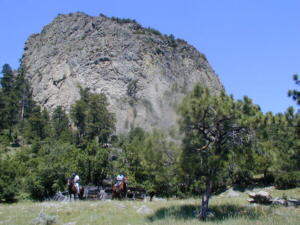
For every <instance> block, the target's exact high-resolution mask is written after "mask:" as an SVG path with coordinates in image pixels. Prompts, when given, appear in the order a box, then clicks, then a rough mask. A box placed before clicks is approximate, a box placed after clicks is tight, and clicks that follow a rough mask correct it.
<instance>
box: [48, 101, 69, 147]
mask: <svg viewBox="0 0 300 225" xmlns="http://www.w3.org/2000/svg"><path fill="white" fill-rule="evenodd" d="M51 124H52V128H53V134H54V138H56V139H59V138H61V139H62V140H65V141H68V140H70V138H71V130H70V128H69V118H68V116H67V114H66V113H65V111H64V110H63V108H62V107H61V106H58V107H56V108H55V110H54V112H53V114H52V119H51Z"/></svg>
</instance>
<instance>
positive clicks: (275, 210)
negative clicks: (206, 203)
mask: <svg viewBox="0 0 300 225" xmlns="http://www.w3.org/2000/svg"><path fill="white" fill-rule="evenodd" d="M269 191H270V192H271V194H272V196H273V197H281V196H282V195H287V196H289V197H294V198H300V188H296V189H291V190H288V191H279V190H273V189H270V190H269ZM239 194H240V195H239V196H238V197H231V198H230V197H228V196H227V193H226V192H225V193H223V194H221V195H218V196H214V197H213V198H212V201H211V204H210V208H211V209H212V210H213V212H214V216H212V217H211V218H210V219H209V220H208V221H207V222H206V223H205V224H207V225H208V224H225V225H229V224H230V225H234V224H238V225H247V224H249V225H250V224H251V225H253V224H257V225H258V224H261V225H275V224H285V225H296V224H299V221H300V208H299V207H283V206H276V207H274V206H259V205H250V204H249V203H247V201H246V199H247V193H245V192H244V193H239ZM199 203H200V200H199V199H187V200H168V201H167V200H162V201H155V202H141V201H77V202H42V203H33V202H24V203H17V204H11V205H0V224H9V225H12V224H14V225H23V224H24V225H25V224H26V225H28V224H46V223H44V222H45V221H46V220H48V222H49V223H48V224H64V225H81V224H82V225H87V224H89V225H96V224H97V225H102V224H103V225H117V224H118V225H120V224H125V225H128V224H131V225H135V224H149V225H150V224H151V225H152V224H153V225H158V224H164V225H168V224H170V225H181V224H185V225H192V224H201V223H203V224H204V222H200V221H199V220H197V219H196V218H195V214H196V212H197V210H198V209H199ZM140 211H142V212H140ZM143 212H144V213H143ZM43 214H44V215H45V217H47V219H43ZM54 217H55V219H54ZM51 220H55V221H56V223H51V222H50V221H51Z"/></svg>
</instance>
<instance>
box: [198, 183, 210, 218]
mask: <svg viewBox="0 0 300 225" xmlns="http://www.w3.org/2000/svg"><path fill="white" fill-rule="evenodd" d="M212 184H213V182H212V180H211V179H210V180H209V181H208V182H207V184H206V190H205V192H204V193H203V195H202V203H201V212H200V214H199V219H200V220H203V221H205V220H206V217H207V215H208V202H209V198H210V195H211V190H212Z"/></svg>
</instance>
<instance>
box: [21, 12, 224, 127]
mask: <svg viewBox="0 0 300 225" xmlns="http://www.w3.org/2000/svg"><path fill="white" fill-rule="evenodd" d="M22 63H23V65H25V66H26V68H27V78H28V79H29V80H30V82H31V85H32V87H33V96H34V99H35V100H36V101H37V102H38V103H39V104H40V105H42V106H44V107H46V108H48V109H49V110H50V111H52V110H53V109H54V108H55V107H56V106H58V105H61V106H63V107H64V108H65V109H66V110H67V111H68V110H70V107H71V105H72V104H73V103H74V102H75V101H76V100H77V99H79V86H81V87H83V88H86V87H87V88H90V90H91V91H92V92H97V93H105V94H106V96H107V97H108V100H109V102H110V110H111V111H113V112H114V113H115V114H116V118H117V124H116V129H117V133H122V132H126V131H128V130H129V129H130V127H131V126H140V127H142V128H144V129H147V130H149V129H151V128H152V127H156V128H159V129H164V130H166V129H168V128H170V127H171V126H172V125H174V124H175V123H176V113H175V105H176V104H177V103H178V102H180V101H181V100H182V98H183V96H184V95H185V94H186V93H187V92H188V91H190V90H191V89H192V88H193V86H194V85H195V83H197V82H201V83H203V84H204V85H206V86H207V87H209V88H210V89H211V90H212V91H213V92H215V93H218V92H219V91H220V90H222V89H223V86H222V84H221V83H220V81H219V79H218V77H217V76H216V74H215V73H214V71H213V70H212V68H211V67H210V65H209V64H208V62H207V60H206V58H205V56H204V55H203V54H201V53H199V52H198V51H197V50H196V49H195V48H194V47H192V46H191V45H189V44H187V43H186V42H185V41H183V40H179V39H174V37H173V36H172V35H171V36H166V35H162V34H160V32H158V31H156V30H154V29H150V28H143V27H142V26H141V25H139V24H138V23H136V22H135V21H133V20H128V19H118V18H114V17H113V18H108V17H106V16H104V15H100V16H96V17H93V16H89V15H86V14H84V13H72V14H68V15H59V16H57V17H56V18H55V19H54V21H53V22H52V23H50V24H49V25H47V26H45V27H44V28H43V30H42V32H41V33H39V34H34V35H32V36H30V37H29V39H28V41H27V42H26V44H25V52H24V55H23V59H22Z"/></svg>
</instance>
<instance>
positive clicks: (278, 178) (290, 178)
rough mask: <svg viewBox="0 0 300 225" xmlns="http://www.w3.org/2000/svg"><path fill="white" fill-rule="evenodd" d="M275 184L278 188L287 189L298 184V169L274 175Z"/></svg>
mask: <svg viewBox="0 0 300 225" xmlns="http://www.w3.org/2000/svg"><path fill="white" fill-rule="evenodd" d="M275 186H276V188H278V189H289V188H295V187H297V186H300V171H293V172H281V173H279V174H277V175H275Z"/></svg>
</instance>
